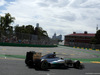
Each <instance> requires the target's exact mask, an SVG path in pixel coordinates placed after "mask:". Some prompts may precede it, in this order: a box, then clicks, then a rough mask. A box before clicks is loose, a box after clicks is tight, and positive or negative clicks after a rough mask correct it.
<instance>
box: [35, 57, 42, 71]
mask: <svg viewBox="0 0 100 75" xmlns="http://www.w3.org/2000/svg"><path fill="white" fill-rule="evenodd" d="M34 67H35V69H36V70H40V69H41V59H36V60H34Z"/></svg>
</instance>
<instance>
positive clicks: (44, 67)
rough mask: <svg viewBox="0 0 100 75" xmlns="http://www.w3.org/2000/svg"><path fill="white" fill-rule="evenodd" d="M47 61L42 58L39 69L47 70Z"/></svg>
mask: <svg viewBox="0 0 100 75" xmlns="http://www.w3.org/2000/svg"><path fill="white" fill-rule="evenodd" d="M49 65H50V64H49V63H48V62H47V60H43V61H42V62H41V69H42V70H47V69H48V68H49Z"/></svg>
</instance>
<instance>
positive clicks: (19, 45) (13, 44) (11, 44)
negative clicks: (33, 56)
mask: <svg viewBox="0 0 100 75" xmlns="http://www.w3.org/2000/svg"><path fill="white" fill-rule="evenodd" d="M0 46H18V47H58V46H57V45H32V44H17V43H0Z"/></svg>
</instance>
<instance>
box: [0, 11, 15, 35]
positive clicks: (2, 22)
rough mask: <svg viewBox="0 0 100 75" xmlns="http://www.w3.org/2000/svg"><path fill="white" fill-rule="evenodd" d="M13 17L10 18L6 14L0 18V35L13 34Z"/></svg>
mask: <svg viewBox="0 0 100 75" xmlns="http://www.w3.org/2000/svg"><path fill="white" fill-rule="evenodd" d="M14 20H15V17H12V16H11V15H10V13H6V14H5V16H0V33H3V34H5V35H7V34H10V33H13V27H12V26H11V23H13V22H14Z"/></svg>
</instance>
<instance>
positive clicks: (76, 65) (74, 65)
mask: <svg viewBox="0 0 100 75" xmlns="http://www.w3.org/2000/svg"><path fill="white" fill-rule="evenodd" d="M73 67H74V68H77V69H79V68H80V67H81V64H80V61H76V62H74V63H73Z"/></svg>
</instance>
